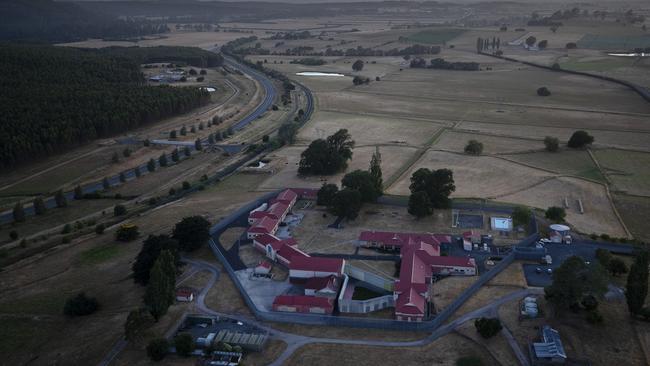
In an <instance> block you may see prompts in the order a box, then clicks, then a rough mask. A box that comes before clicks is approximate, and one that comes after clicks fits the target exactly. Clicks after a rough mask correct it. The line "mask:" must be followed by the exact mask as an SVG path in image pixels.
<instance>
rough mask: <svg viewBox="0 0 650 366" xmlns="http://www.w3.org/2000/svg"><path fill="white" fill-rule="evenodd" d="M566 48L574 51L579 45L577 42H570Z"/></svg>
mask: <svg viewBox="0 0 650 366" xmlns="http://www.w3.org/2000/svg"><path fill="white" fill-rule="evenodd" d="M565 47H566V49H567V50H574V49H576V48H578V44H576V43H575V42H569V43H567V44H566V46H565Z"/></svg>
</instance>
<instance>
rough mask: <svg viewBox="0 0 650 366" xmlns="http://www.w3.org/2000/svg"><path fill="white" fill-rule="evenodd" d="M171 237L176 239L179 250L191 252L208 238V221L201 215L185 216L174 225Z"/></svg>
mask: <svg viewBox="0 0 650 366" xmlns="http://www.w3.org/2000/svg"><path fill="white" fill-rule="evenodd" d="M172 237H173V238H174V239H176V240H177V241H178V247H179V249H180V250H183V251H186V252H191V251H193V250H196V249H198V248H200V247H201V246H202V245H204V244H205V243H206V242H207V241H208V239H209V238H210V222H209V221H208V220H206V219H205V218H203V217H202V216H190V217H185V218H183V219H182V220H181V221H180V222H178V223H177V224H176V226H174V233H173V235H172Z"/></svg>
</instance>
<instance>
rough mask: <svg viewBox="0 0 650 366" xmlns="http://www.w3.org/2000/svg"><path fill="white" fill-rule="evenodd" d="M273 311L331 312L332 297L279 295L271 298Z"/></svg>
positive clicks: (332, 308)
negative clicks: (273, 298)
mask: <svg viewBox="0 0 650 366" xmlns="http://www.w3.org/2000/svg"><path fill="white" fill-rule="evenodd" d="M273 310H274V311H285V312H292V313H312V314H332V312H333V311H334V299H331V298H327V297H320V296H291V295H280V296H278V297H276V298H275V300H273Z"/></svg>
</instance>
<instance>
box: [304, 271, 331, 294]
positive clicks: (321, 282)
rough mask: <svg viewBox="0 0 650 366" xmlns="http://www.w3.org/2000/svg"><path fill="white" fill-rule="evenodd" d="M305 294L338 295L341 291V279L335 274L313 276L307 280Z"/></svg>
mask: <svg viewBox="0 0 650 366" xmlns="http://www.w3.org/2000/svg"><path fill="white" fill-rule="evenodd" d="M304 287H305V295H307V296H324V297H336V293H337V292H338V291H339V279H338V277H335V276H327V277H312V278H310V279H308V280H307V282H305V285H304Z"/></svg>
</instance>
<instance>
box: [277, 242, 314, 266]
mask: <svg viewBox="0 0 650 366" xmlns="http://www.w3.org/2000/svg"><path fill="white" fill-rule="evenodd" d="M289 240H293V239H288V240H287V244H286V245H285V244H278V248H277V249H276V246H275V245H273V249H275V250H276V251H277V254H278V255H279V256H280V257H282V258H284V259H286V260H288V261H289V262H293V260H294V259H295V258H302V257H309V254H307V253H305V252H303V251H302V250H300V249H298V248H296V247H295V246H293V245H291V244H288V243H289ZM294 242H295V240H294Z"/></svg>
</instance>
